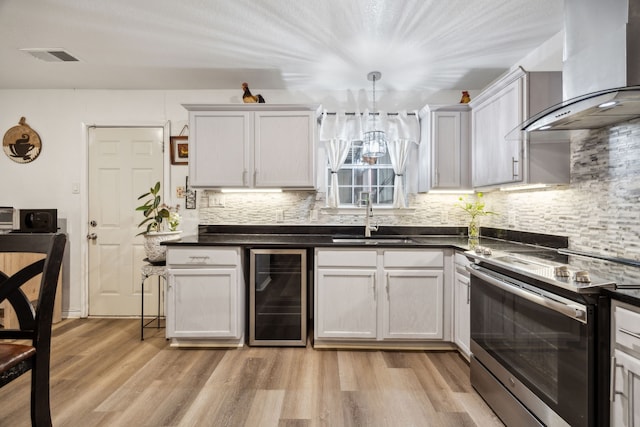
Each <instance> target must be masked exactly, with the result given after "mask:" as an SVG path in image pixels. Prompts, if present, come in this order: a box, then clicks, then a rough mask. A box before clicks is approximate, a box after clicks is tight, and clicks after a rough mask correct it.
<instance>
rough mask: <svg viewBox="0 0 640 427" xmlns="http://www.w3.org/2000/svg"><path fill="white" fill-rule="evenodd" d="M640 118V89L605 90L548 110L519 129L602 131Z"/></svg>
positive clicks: (531, 130)
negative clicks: (601, 129)
mask: <svg viewBox="0 0 640 427" xmlns="http://www.w3.org/2000/svg"><path fill="white" fill-rule="evenodd" d="M638 117H640V86H630V87H622V88H617V89H608V90H602V91H598V92H594V93H590V94H587V95H582V96H579V97H576V98H573V99H570V100H568V101H564V102H562V103H560V104H558V105H554V106H553V107H550V108H547V109H546V110H544V111H542V112H540V113H539V114H537V115H535V116H533V117H532V118H530V119H529V120H527V121H526V122H524V123H523V124H522V125H521V126H520V130H523V131H527V132H534V131H566V130H578V129H600V128H603V127H605V126H611V125H615V124H617V123H622V122H626V121H629V120H633V119H635V118H638Z"/></svg>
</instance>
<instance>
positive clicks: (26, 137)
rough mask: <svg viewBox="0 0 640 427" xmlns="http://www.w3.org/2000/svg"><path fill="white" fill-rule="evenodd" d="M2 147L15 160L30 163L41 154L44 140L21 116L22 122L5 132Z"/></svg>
mask: <svg viewBox="0 0 640 427" xmlns="http://www.w3.org/2000/svg"><path fill="white" fill-rule="evenodd" d="M2 149H3V150H4V153H5V154H6V155H7V156H8V157H9V158H10V159H11V160H13V161H14V162H17V163H29V162H32V161H34V160H35V159H36V158H37V157H38V156H39V155H40V151H42V141H41V140H40V136H39V135H38V133H37V132H36V131H35V130H33V129H31V126H29V125H28V124H27V123H26V119H25V118H24V117H21V118H20V124H19V125H18V126H14V127H12V128H11V129H9V130H8V131H7V132H6V133H5V134H4V139H3V140H2Z"/></svg>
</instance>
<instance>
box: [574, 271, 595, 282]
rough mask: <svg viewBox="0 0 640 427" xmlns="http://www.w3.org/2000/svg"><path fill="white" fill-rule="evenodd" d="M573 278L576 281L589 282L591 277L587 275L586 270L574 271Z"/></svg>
mask: <svg viewBox="0 0 640 427" xmlns="http://www.w3.org/2000/svg"><path fill="white" fill-rule="evenodd" d="M575 280H576V282H583V283H589V282H591V278H590V277H589V272H587V271H576V275H575Z"/></svg>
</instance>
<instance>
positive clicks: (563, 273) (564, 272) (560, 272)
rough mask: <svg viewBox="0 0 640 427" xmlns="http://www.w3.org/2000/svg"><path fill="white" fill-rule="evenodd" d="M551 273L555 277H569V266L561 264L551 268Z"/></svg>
mask: <svg viewBox="0 0 640 427" xmlns="http://www.w3.org/2000/svg"><path fill="white" fill-rule="evenodd" d="M553 274H555V276H556V277H569V276H571V272H570V271H569V267H567V266H566V265H561V266H559V267H556V268H554V269H553Z"/></svg>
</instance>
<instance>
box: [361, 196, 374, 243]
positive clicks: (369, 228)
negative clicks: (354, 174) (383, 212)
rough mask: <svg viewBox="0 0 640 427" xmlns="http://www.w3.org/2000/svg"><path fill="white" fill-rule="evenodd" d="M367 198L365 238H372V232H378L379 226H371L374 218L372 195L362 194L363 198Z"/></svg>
mask: <svg viewBox="0 0 640 427" xmlns="http://www.w3.org/2000/svg"><path fill="white" fill-rule="evenodd" d="M365 196H366V202H367V205H366V212H365V215H364V237H371V232H372V231H378V224H377V222H376V224H375V225H371V219H372V218H373V204H372V203H371V195H370V194H369V193H368V192H364V191H363V192H362V193H361V196H360V197H361V198H364V197H365Z"/></svg>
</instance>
